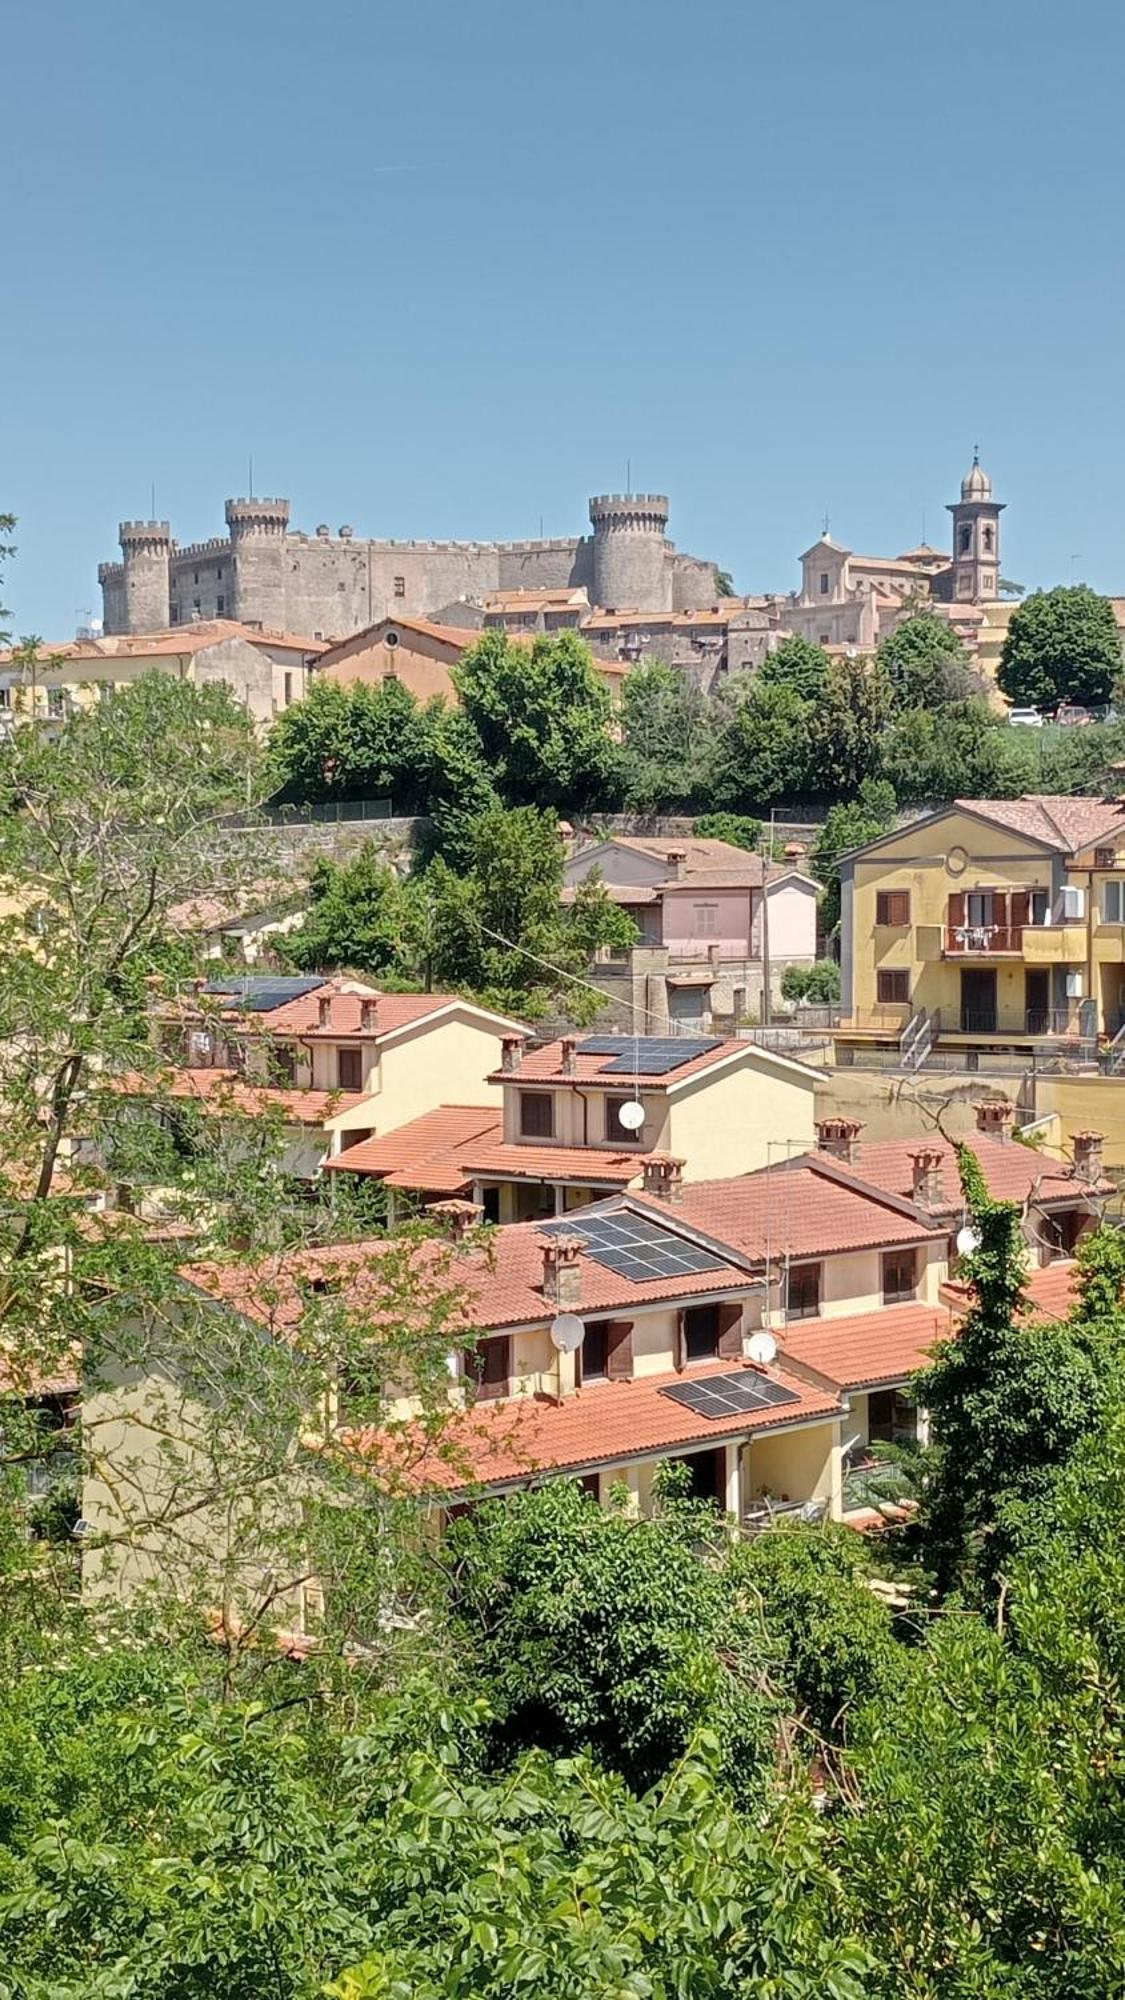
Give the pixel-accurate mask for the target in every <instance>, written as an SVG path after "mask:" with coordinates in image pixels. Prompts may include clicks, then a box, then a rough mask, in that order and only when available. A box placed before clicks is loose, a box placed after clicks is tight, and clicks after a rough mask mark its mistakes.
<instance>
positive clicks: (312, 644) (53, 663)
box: [0, 618, 324, 727]
mask: <svg viewBox="0 0 1125 2000" xmlns="http://www.w3.org/2000/svg"><path fill="white" fill-rule="evenodd" d="M323 651H324V646H323V644H322V643H321V642H320V641H319V640H317V639H303V638H299V637H296V636H295V635H294V634H292V633H287V632H269V631H264V630H260V629H259V628H258V627H257V626H255V625H238V624H236V623H235V622H234V620H233V619H229V618H212V619H207V620H200V621H198V622H197V623H195V624H191V625H177V626H173V627H171V628H170V629H169V630H168V631H166V632H150V633H147V634H143V635H142V634H135V633H114V634H112V635H110V636H107V637H104V638H98V639H73V640H68V641H67V642H66V643H65V644H63V645H61V646H43V647H41V648H40V649H39V655H38V658H37V659H36V661H35V662H34V663H33V664H32V663H28V662H25V661H23V660H22V659H21V658H20V657H19V656H18V654H16V653H13V652H11V651H9V652H6V653H0V724H2V723H3V720H4V719H5V718H7V720H8V722H9V724H10V722H11V721H13V720H19V719H21V718H28V719H29V718H31V717H32V716H34V717H35V718H36V720H38V721H40V722H43V723H47V724H50V723H59V722H62V721H63V720H64V718H65V717H66V716H67V714H69V713H70V712H71V710H72V709H74V708H76V707H78V708H81V707H86V706H88V705H89V704H90V703H91V702H95V701H97V700H99V699H100V698H101V696H102V695H103V693H108V692H109V691H111V690H113V689H115V688H124V687H128V686H129V685H130V684H131V683H132V682H133V681H136V680H139V679H140V678H141V677H142V675H144V674H149V673H162V674H174V675H176V676H177V677H178V678H179V679H180V680H188V681H193V682H194V683H195V684H196V685H197V686H203V685H204V684H206V683H208V682H215V681H222V682H225V683H226V685H227V686H228V687H230V688H231V690H232V691H233V693H234V694H235V695H236V696H237V697H238V699H239V700H240V701H243V702H245V704H246V706H247V708H248V709H249V711H250V714H251V715H252V716H253V718H254V721H255V722H257V723H260V724H261V725H262V726H263V727H265V726H266V725H268V724H269V723H271V722H272V721H273V719H274V717H275V716H276V715H280V714H281V712H282V710H283V709H286V708H288V707H289V706H290V705H291V703H293V702H295V701H300V700H301V698H302V696H303V695H304V694H305V692H306V686H307V680H308V674H309V669H310V666H311V664H312V662H313V661H314V660H315V659H316V657H317V655H318V654H320V653H322V652H323Z"/></svg>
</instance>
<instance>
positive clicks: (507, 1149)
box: [464, 1140, 643, 1234]
mask: <svg viewBox="0 0 1125 2000" xmlns="http://www.w3.org/2000/svg"><path fill="white" fill-rule="evenodd" d="M642 1157H643V1155H641V1154H639V1153H614V1152H611V1151H610V1150H609V1149H608V1148H602V1147H598V1146H551V1145H537V1146H531V1145H527V1144H525V1143H524V1142H523V1141H522V1140H521V1141H508V1142H505V1141H504V1140H500V1141H499V1142H498V1143H497V1144H494V1145H489V1144H487V1143H483V1144H479V1145H475V1146H467V1147H466V1148H465V1152H464V1158H465V1162H466V1165H467V1166H468V1167H469V1169H470V1172H471V1173H472V1174H480V1175H481V1176H484V1177H487V1176H491V1175H495V1176H497V1177H498V1178H499V1179H502V1180H513V1181H521V1180H532V1181H595V1182H597V1183H599V1184H600V1185H602V1186H604V1187H611V1188H619V1187H627V1186H628V1184H629V1182H630V1181H631V1180H635V1179H638V1178H639V1176H640V1173H641V1159H642ZM575 1232H576V1234H577V1233H579V1232H578V1225H577V1223H576V1225H575Z"/></svg>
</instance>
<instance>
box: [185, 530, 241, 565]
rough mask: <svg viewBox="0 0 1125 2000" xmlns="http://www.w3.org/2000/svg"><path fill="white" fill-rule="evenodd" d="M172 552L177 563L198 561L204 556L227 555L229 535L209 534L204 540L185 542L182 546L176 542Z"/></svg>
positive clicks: (228, 551) (228, 552)
mask: <svg viewBox="0 0 1125 2000" xmlns="http://www.w3.org/2000/svg"><path fill="white" fill-rule="evenodd" d="M172 554H173V559H174V561H176V562H178V563H181V562H182V563H188V562H199V561H200V560H201V559H202V558H204V557H206V556H229V554H230V537H229V536H228V535H211V536H210V537H209V538H208V540H207V541H205V542H187V543H185V545H184V547H183V548H181V547H180V545H179V543H178V542H176V543H173V546H172Z"/></svg>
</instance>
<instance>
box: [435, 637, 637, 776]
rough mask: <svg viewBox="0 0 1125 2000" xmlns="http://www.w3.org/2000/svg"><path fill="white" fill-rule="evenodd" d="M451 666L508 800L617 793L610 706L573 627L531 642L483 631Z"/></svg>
mask: <svg viewBox="0 0 1125 2000" xmlns="http://www.w3.org/2000/svg"><path fill="white" fill-rule="evenodd" d="M452 674H453V682H454V685H455V687H456V689H457V694H458V697H459V699H460V701H461V703H462V706H463V708H464V710H465V714H466V716H467V717H468V720H469V721H470V723H471V724H472V726H473V728H474V729H475V730H476V733H477V736H478V738H479V740H480V744H481V749H482V751H483V754H484V758H485V762H486V764H487V765H488V767H489V768H490V770H492V771H493V772H494V774H495V778H496V784H497V787H498V789H499V791H500V793H501V794H502V796H503V797H504V799H505V800H506V801H507V802H508V803H509V804H511V805H537V806H554V807H556V808H557V809H559V810H573V811H582V810H584V809H585V808H587V807H591V806H600V807H605V806H606V805H609V804H612V803H613V802H614V800H615V797H616V795H617V793H618V791H619V788H620V769H619V765H620V758H619V752H618V747H617V745H616V743H615V742H614V740H613V737H612V735H611V720H612V712H613V705H612V702H611V700H610V696H609V694H608V692H607V690H606V689H605V687H604V686H603V685H602V683H601V682H600V681H599V679H598V677H597V674H596V673H595V671H594V667H593V662H592V660H591V656H590V651H589V648H588V647H587V646H586V645H585V644H584V643H583V641H582V640H581V639H580V638H579V636H578V634H577V633H576V632H560V633H558V634H556V635H553V636H547V635H540V636H539V637H538V638H536V639H534V640H533V641H532V643H531V645H530V646H526V645H521V644H520V642H519V641H518V640H515V639H511V638H509V637H508V636H507V634H506V633H504V632H485V633H482V635H481V637H480V638H479V639H478V640H477V641H476V643H475V644H474V645H472V646H470V647H469V648H468V650H467V652H466V653H465V654H464V656H463V658H462V659H461V661H460V662H459V664H458V665H457V666H456V667H454V668H453V670H452Z"/></svg>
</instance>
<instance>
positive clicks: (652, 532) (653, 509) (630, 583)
mask: <svg viewBox="0 0 1125 2000" xmlns="http://www.w3.org/2000/svg"><path fill="white" fill-rule="evenodd" d="M590 520H591V522H592V523H593V529H594V603H595V604H596V605H598V606H600V607H601V608H602V609H609V610H623V609H624V608H625V607H626V606H629V607H636V608H637V609H639V610H642V611H671V609H672V570H671V565H670V563H669V562H668V561H667V560H666V555H665V538H666V536H667V533H668V501H667V498H666V496H665V495H664V494H663V493H603V494H601V495H599V496H598V497H597V498H595V499H593V500H591V502H590Z"/></svg>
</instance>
